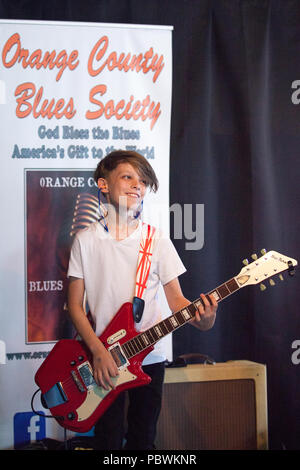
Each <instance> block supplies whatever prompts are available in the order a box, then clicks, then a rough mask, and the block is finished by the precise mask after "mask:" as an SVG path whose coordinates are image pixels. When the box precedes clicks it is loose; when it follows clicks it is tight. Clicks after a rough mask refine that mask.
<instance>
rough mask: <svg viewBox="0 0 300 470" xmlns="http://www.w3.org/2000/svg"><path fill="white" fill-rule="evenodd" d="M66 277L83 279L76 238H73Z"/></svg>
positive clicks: (79, 248)
mask: <svg viewBox="0 0 300 470" xmlns="http://www.w3.org/2000/svg"><path fill="white" fill-rule="evenodd" d="M67 275H68V277H71V276H73V277H78V278H80V279H83V278H84V275H83V267H82V257H81V246H80V241H79V239H78V237H75V238H74V241H73V244H72V248H71V253H70V259H69V267H68V274H67Z"/></svg>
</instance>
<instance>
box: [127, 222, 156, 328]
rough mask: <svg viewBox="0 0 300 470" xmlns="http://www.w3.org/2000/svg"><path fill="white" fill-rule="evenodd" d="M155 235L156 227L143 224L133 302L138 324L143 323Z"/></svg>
mask: <svg viewBox="0 0 300 470" xmlns="http://www.w3.org/2000/svg"><path fill="white" fill-rule="evenodd" d="M154 235H155V227H152V226H151V225H149V224H145V223H143V225H142V235H141V242H140V248H139V256H138V265H137V271H136V282H135V292H134V297H133V302H132V304H133V309H132V310H133V318H134V321H135V322H137V323H138V322H140V321H141V319H142V315H143V311H144V305H145V302H144V299H143V294H144V292H145V289H146V288H147V280H148V277H149V272H150V267H151V260H152V252H153V244H154Z"/></svg>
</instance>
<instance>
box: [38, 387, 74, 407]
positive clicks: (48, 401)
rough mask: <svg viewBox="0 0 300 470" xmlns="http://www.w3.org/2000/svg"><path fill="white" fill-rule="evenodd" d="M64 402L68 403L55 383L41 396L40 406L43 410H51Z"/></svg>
mask: <svg viewBox="0 0 300 470" xmlns="http://www.w3.org/2000/svg"><path fill="white" fill-rule="evenodd" d="M66 401H68V398H67V395H66V394H65V392H64V389H63V387H62V384H61V383H60V382H57V383H56V384H55V385H53V387H51V388H50V389H49V390H48V391H47V392H46V393H43V394H42V404H43V406H45V408H53V407H54V406H58V405H62V404H63V403H66Z"/></svg>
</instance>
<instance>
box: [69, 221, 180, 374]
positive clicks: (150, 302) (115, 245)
mask: <svg viewBox="0 0 300 470" xmlns="http://www.w3.org/2000/svg"><path fill="white" fill-rule="evenodd" d="M141 230H142V223H141V222H139V225H138V228H137V229H136V230H135V231H134V232H133V233H132V234H131V235H130V236H129V237H127V238H125V239H124V240H120V241H117V240H115V239H114V238H113V237H111V235H110V234H109V232H106V231H105V230H104V228H103V226H102V225H101V224H100V223H99V222H95V223H92V224H91V225H90V226H89V227H88V228H86V229H83V230H80V231H79V232H78V233H77V234H76V236H75V239H74V242H73V245H72V249H71V254H70V261H69V269H68V276H69V277H70V276H74V277H78V278H81V279H84V283H85V290H86V295H87V302H88V305H89V309H90V312H91V314H92V317H93V320H94V322H95V325H96V329H95V333H96V335H97V336H100V335H101V333H102V332H103V331H104V329H105V328H106V326H107V325H108V324H109V323H110V321H111V320H112V318H113V317H114V315H115V314H116V313H117V311H118V310H119V309H120V307H121V306H122V305H123V304H124V303H125V302H132V300H133V297H134V293H135V283H136V270H137V263H138V252H139V247H140V239H141ZM185 271H186V269H185V267H184V265H183V263H182V262H181V260H180V258H179V256H178V254H177V252H176V250H175V247H174V245H173V243H172V242H171V240H170V239H169V238H168V237H165V236H163V235H162V233H161V232H160V231H158V230H156V235H155V241H154V246H153V254H152V262H151V268H150V273H149V277H148V282H147V288H146V290H145V291H144V295H143V299H144V301H145V307H144V312H143V316H142V319H141V321H140V322H139V323H136V324H135V327H136V329H137V331H144V330H147V329H148V328H151V327H152V326H153V325H155V324H156V323H158V322H160V321H161V320H163V319H164V318H165V317H166V316H167V315H163V312H161V309H160V306H159V303H158V298H157V293H158V288H159V285H160V283H161V284H162V285H164V284H167V283H168V282H170V281H172V280H173V279H175V278H176V277H178V276H179V275H180V274H182V273H184V272H185ZM165 359H166V354H165V350H164V339H162V340H160V341H158V342H157V343H156V344H155V347H154V350H153V351H152V352H151V353H150V354H148V356H147V357H146V358H145V360H144V362H143V364H144V365H145V364H151V363H155V362H160V361H164V360H165Z"/></svg>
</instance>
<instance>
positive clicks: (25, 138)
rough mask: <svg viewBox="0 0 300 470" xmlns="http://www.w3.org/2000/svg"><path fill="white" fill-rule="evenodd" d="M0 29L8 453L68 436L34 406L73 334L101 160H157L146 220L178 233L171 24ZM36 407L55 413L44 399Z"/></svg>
mask: <svg viewBox="0 0 300 470" xmlns="http://www.w3.org/2000/svg"><path fill="white" fill-rule="evenodd" d="M0 23H1V28H0V48H1V59H0V72H1V73H0V120H1V160H2V171H1V201H2V210H1V212H2V224H1V225H2V227H1V231H2V246H1V251H0V260H1V262H0V266H1V268H0V269H1V302H0V305H1V329H0V384H1V404H0V420H1V422H0V448H1V449H8V448H20V447H21V446H22V445H24V444H26V443H30V442H32V441H35V440H38V439H43V438H44V437H52V438H57V439H60V440H61V439H62V438H63V430H62V428H59V427H58V425H56V423H55V422H54V420H51V419H43V418H42V417H40V416H38V415H34V414H33V413H32V410H31V406H30V402H31V397H32V395H33V393H34V391H35V390H36V388H37V387H36V385H35V383H34V374H35V372H36V370H37V369H38V367H39V366H40V364H41V362H42V360H43V358H44V357H45V356H46V354H47V352H48V351H49V350H50V349H51V347H52V346H53V344H54V342H55V341H56V340H58V339H60V338H62V337H68V335H70V334H71V330H70V324H69V323H68V320H67V315H66V313H65V293H66V278H65V274H66V272H65V271H66V263H67V255H68V250H69V248H70V243H71V241H72V236H73V235H74V233H75V231H76V230H77V229H78V228H80V226H81V225H82V224H83V225H84V224H85V223H86V221H85V222H82V221H81V219H80V217H79V215H78V214H79V213H80V201H82V198H83V197H85V198H88V201H89V203H90V204H91V205H93V204H94V207H95V210H96V205H97V203H96V202H95V201H96V197H95V190H96V188H95V186H94V183H93V179H92V177H93V170H94V169H95V167H96V165H97V163H98V162H99V160H100V159H101V158H103V157H104V156H105V155H106V154H107V153H109V152H110V151H112V150H114V149H128V150H136V151H138V152H140V153H142V154H143V155H144V156H145V157H146V158H147V159H149V162H150V163H151V165H152V166H153V168H154V170H155V172H156V174H157V176H158V179H159V181H160V189H159V191H158V193H157V194H156V195H155V196H154V195H151V194H150V195H148V196H147V198H146V201H145V208H147V207H148V210H146V209H145V218H146V220H147V219H148V220H149V221H150V222H151V223H153V224H155V225H159V226H160V228H162V230H164V231H165V232H168V230H169V225H168V224H169V212H168V209H169V142H170V115H171V94H172V46H171V42H172V35H171V32H172V28H171V27H159V26H140V25H115V24H96V23H92V24H85V23H60V22H33V21H30V22H29V21H8V20H7V21H6V20H3V21H1V22H0ZM149 208H150V209H149ZM153 208H155V210H153ZM158 208H159V209H160V210H158ZM161 209H162V210H161ZM80 224H81V225H80ZM166 313H169V312H166ZM35 408H36V409H37V410H39V411H43V412H44V413H47V411H46V410H44V409H43V408H42V406H41V404H40V401H39V398H38V396H37V397H36V400H35Z"/></svg>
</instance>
